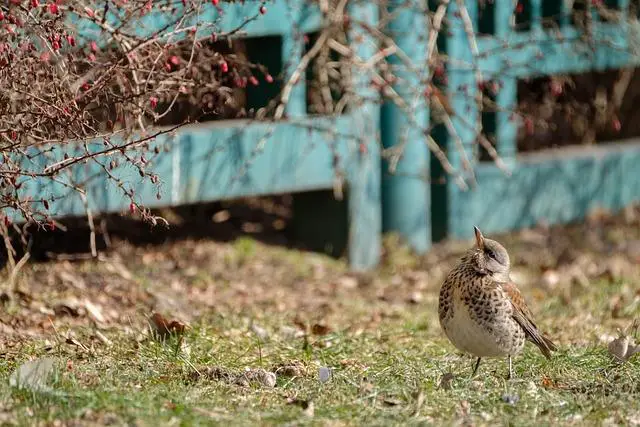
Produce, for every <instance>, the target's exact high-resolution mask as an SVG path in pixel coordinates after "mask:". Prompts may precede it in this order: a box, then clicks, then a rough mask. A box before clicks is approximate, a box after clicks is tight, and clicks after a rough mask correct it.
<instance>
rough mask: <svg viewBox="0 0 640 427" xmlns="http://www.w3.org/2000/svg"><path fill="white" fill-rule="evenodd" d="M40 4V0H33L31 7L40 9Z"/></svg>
mask: <svg viewBox="0 0 640 427" xmlns="http://www.w3.org/2000/svg"><path fill="white" fill-rule="evenodd" d="M39 4H40V2H39V1H38V0H31V7H38V5H39Z"/></svg>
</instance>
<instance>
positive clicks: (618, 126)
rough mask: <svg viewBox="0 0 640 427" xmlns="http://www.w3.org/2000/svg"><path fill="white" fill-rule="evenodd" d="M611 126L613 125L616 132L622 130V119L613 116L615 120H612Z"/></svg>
mask: <svg viewBox="0 0 640 427" xmlns="http://www.w3.org/2000/svg"><path fill="white" fill-rule="evenodd" d="M611 126H612V127H613V130H614V131H616V132H620V129H621V128H622V124H621V123H620V120H619V119H618V118H617V117H614V118H613V121H612V122H611Z"/></svg>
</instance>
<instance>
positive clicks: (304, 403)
mask: <svg viewBox="0 0 640 427" xmlns="http://www.w3.org/2000/svg"><path fill="white" fill-rule="evenodd" d="M287 403H288V404H289V405H297V406H300V407H301V408H302V413H303V414H304V415H305V416H307V417H309V418H311V417H313V415H314V413H315V407H314V404H313V401H312V400H306V399H289V400H288V401H287Z"/></svg>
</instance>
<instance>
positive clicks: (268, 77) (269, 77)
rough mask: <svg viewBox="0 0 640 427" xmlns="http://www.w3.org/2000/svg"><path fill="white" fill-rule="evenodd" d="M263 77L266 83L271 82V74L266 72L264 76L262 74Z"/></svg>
mask: <svg viewBox="0 0 640 427" xmlns="http://www.w3.org/2000/svg"><path fill="white" fill-rule="evenodd" d="M264 79H265V80H266V81H267V83H273V76H272V75H271V74H267V75H266V76H264Z"/></svg>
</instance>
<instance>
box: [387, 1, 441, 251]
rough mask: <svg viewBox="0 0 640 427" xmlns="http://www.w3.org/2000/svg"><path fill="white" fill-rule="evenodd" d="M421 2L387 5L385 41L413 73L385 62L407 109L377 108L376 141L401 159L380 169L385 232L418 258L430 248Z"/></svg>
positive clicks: (424, 22) (424, 38)
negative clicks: (378, 134) (398, 238)
mask: <svg viewBox="0 0 640 427" xmlns="http://www.w3.org/2000/svg"><path fill="white" fill-rule="evenodd" d="M425 3H426V2H425V1H424V0H408V1H405V0H391V1H390V2H389V4H388V12H389V14H390V16H392V19H391V21H390V22H389V25H388V30H389V34H390V36H391V37H392V38H393V40H394V42H395V44H396V45H397V47H398V48H399V49H400V50H402V52H403V53H404V54H405V55H406V56H407V57H408V58H411V61H412V63H413V68H414V69H408V66H407V64H404V63H403V61H401V60H400V59H398V55H394V56H393V57H391V58H390V59H389V61H390V62H391V63H392V64H393V65H395V66H396V67H397V68H396V70H395V71H394V74H395V75H396V76H397V77H398V81H399V83H398V84H397V85H394V90H395V91H396V92H397V93H398V95H399V96H400V98H402V100H404V101H405V102H406V103H407V105H406V106H405V108H401V107H400V106H398V105H396V104H395V103H393V102H387V103H386V104H385V105H383V107H382V114H381V123H380V125H381V135H382V145H383V147H384V148H391V147H395V148H396V149H397V150H398V153H395V154H396V155H399V156H401V158H400V160H399V161H398V163H397V168H396V170H395V171H393V172H390V171H389V166H390V165H391V164H390V163H389V162H384V164H383V170H382V173H383V179H382V218H383V228H384V230H385V231H394V232H398V233H399V234H400V235H401V236H402V237H403V238H404V240H405V241H406V242H407V243H408V244H409V245H410V246H411V247H412V248H413V249H414V250H416V251H417V252H424V251H426V250H427V249H428V248H429V246H430V243H431V227H430V224H429V223H430V194H429V190H430V185H429V181H428V178H429V150H428V148H427V145H426V140H425V139H426V137H425V131H426V129H427V127H428V126H429V109H428V106H427V103H426V100H425V97H424V95H423V94H422V93H421V92H422V91H421V90H419V89H420V88H421V87H422V85H421V81H424V80H426V78H427V77H428V68H427V65H428V64H427V38H428V28H427V24H428V20H427V19H425V18H426V14H425V10H426V9H427V5H426V4H425Z"/></svg>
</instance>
